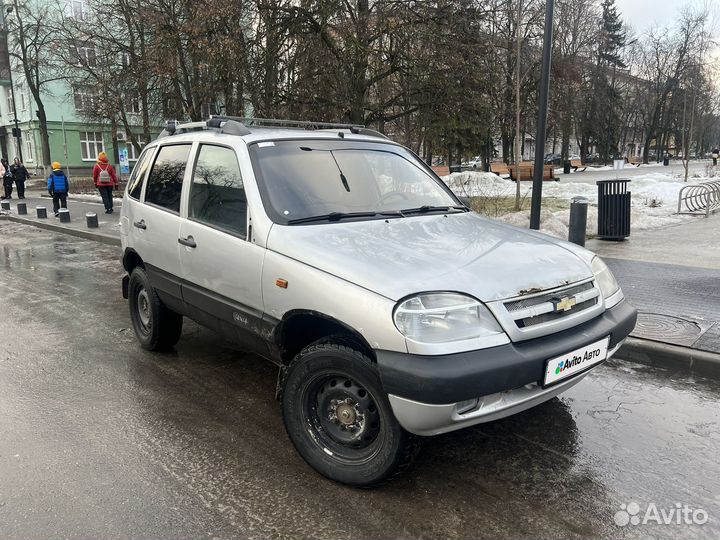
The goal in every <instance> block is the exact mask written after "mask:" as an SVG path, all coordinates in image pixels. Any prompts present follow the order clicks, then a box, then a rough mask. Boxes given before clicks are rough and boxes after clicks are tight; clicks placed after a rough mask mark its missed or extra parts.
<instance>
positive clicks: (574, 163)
mask: <svg viewBox="0 0 720 540" xmlns="http://www.w3.org/2000/svg"><path fill="white" fill-rule="evenodd" d="M570 166H571V167H572V169H573V171H575V172H577V170H578V169H579V168H580V167H582V171H580V172H584V171H585V169H587V165H583V162H582V161H581V160H579V159H571V160H570Z"/></svg>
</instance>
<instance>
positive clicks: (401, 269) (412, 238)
mask: <svg viewBox="0 0 720 540" xmlns="http://www.w3.org/2000/svg"><path fill="white" fill-rule="evenodd" d="M267 247H268V249H270V250H272V251H275V252H277V253H280V254H283V255H285V256H287V257H291V258H293V259H296V260H299V261H302V262H303V263H305V264H309V265H311V266H313V267H315V268H318V269H320V270H323V271H324V272H327V273H329V274H332V275H334V276H337V277H340V278H342V279H344V280H346V281H349V282H351V283H354V284H356V285H359V286H361V287H364V288H366V289H369V290H371V291H374V292H376V293H378V294H381V295H383V296H385V297H387V298H390V299H392V300H399V299H400V298H403V297H405V296H407V295H410V294H414V293H419V292H426V291H458V292H463V293H467V294H470V295H472V296H474V297H476V298H478V299H479V300H482V301H483V302H491V301H494V300H500V299H504V298H510V297H514V296H518V295H521V294H525V293H527V292H528V291H533V292H534V291H536V290H543V289H549V288H553V287H558V286H561V285H565V284H567V283H573V282H575V281H579V280H582V279H586V278H589V277H592V271H591V270H590V258H591V257H592V254H591V253H590V252H588V251H585V250H583V249H581V248H578V247H577V246H574V245H572V244H568V243H566V242H562V241H560V240H557V239H554V238H552V237H549V236H546V235H543V234H540V233H537V232H534V231H528V230H527V229H520V228H517V227H512V226H510V225H505V224H503V223H499V222H496V221H492V220H489V219H487V218H483V217H481V216H479V215H478V214H475V213H473V212H468V213H463V214H450V215H447V216H446V215H442V214H441V215H432V216H417V217H415V216H413V217H406V218H391V219H388V220H371V221H356V222H344V223H343V222H341V223H330V224H320V225H294V226H292V225H291V226H281V225H275V226H273V227H272V229H271V231H270V234H269V236H268V239H267Z"/></svg>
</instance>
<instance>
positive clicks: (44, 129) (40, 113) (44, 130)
mask: <svg viewBox="0 0 720 540" xmlns="http://www.w3.org/2000/svg"><path fill="white" fill-rule="evenodd" d="M35 101H36V105H37V106H38V108H37V117H38V120H39V121H40V144H42V155H43V162H42V165H43V167H49V166H50V163H52V159H51V158H52V156H50V134H49V133H48V126H47V115H46V114H45V105H44V104H43V102H42V100H38V99H36V100H35Z"/></svg>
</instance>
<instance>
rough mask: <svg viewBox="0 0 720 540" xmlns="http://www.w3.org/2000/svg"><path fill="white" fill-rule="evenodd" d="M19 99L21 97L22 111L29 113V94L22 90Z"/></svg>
mask: <svg viewBox="0 0 720 540" xmlns="http://www.w3.org/2000/svg"><path fill="white" fill-rule="evenodd" d="M19 97H20V110H21V111H23V112H25V111H27V107H28V99H27V94H26V93H25V91H24V90H20V92H19Z"/></svg>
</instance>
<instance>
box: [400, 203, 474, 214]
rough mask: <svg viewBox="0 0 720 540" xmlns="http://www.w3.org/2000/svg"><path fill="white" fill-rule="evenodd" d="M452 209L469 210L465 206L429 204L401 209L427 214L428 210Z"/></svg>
mask: <svg viewBox="0 0 720 540" xmlns="http://www.w3.org/2000/svg"><path fill="white" fill-rule="evenodd" d="M450 210H460V211H462V212H467V211H468V209H467V208H466V207H465V206H430V205H427V204H425V205H423V206H419V207H417V208H405V209H403V210H400V211H401V212H402V213H403V214H426V213H428V212H449V211H450Z"/></svg>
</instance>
